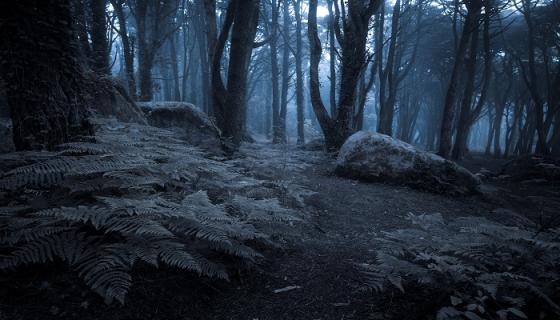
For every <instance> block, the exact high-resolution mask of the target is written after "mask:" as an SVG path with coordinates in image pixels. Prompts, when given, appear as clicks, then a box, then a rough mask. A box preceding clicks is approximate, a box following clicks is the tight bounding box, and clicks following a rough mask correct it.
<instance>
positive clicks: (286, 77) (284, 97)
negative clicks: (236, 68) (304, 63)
mask: <svg viewBox="0 0 560 320" xmlns="http://www.w3.org/2000/svg"><path fill="white" fill-rule="evenodd" d="M289 8H290V7H289V3H288V0H284V1H283V4H282V18H283V22H282V35H283V37H282V39H283V48H282V92H281V96H280V119H279V120H280V123H279V130H278V131H279V132H278V139H279V142H281V143H286V116H287V113H288V90H289V89H290V78H291V76H290V46H291V44H290V40H291V39H290V24H291V21H290V9H289Z"/></svg>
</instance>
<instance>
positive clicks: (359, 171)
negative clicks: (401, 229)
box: [336, 131, 480, 195]
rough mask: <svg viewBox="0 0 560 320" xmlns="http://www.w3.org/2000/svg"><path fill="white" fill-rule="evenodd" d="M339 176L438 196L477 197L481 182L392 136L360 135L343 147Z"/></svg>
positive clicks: (363, 132) (337, 166)
mask: <svg viewBox="0 0 560 320" xmlns="http://www.w3.org/2000/svg"><path fill="white" fill-rule="evenodd" d="M336 172H337V173H338V174H339V175H341V176H345V177H350V178H356V179H363V180H368V181H380V182H391V183H397V184H404V185H407V186H411V187H413V188H417V189H422V190H426V191H430V192H436V193H446V194H454V195H464V194H470V193H477V192H478V186H479V185H480V180H479V179H478V178H477V177H476V176H475V175H473V174H472V173H470V172H469V171H468V170H467V169H465V168H463V167H461V166H459V165H457V164H455V163H454V162H451V161H448V160H445V159H443V158H441V157H439V156H437V155H435V154H433V153H429V152H425V151H421V150H418V149H416V148H414V147H413V146H411V145H409V144H407V143H405V142H402V141H400V140H397V139H393V138H391V137H389V136H386V135H383V134H378V133H373V132H365V131H360V132H358V133H356V134H354V135H352V136H351V137H350V138H349V139H348V140H347V141H346V142H345V143H344V145H343V146H342V148H341V149H340V152H339V154H338V158H337V161H336Z"/></svg>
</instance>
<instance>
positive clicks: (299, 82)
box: [294, 0, 305, 144]
mask: <svg viewBox="0 0 560 320" xmlns="http://www.w3.org/2000/svg"><path fill="white" fill-rule="evenodd" d="M301 1H302V0H294V11H295V18H296V105H297V133H298V138H297V143H298V144H304V143H305V132H304V121H305V119H304V115H303V111H304V109H305V100H304V96H303V89H304V88H303V78H304V75H303V61H302V60H303V58H302V57H303V39H302V35H301V29H302V27H301V11H300V10H301Z"/></svg>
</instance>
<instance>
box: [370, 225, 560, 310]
mask: <svg viewBox="0 0 560 320" xmlns="http://www.w3.org/2000/svg"><path fill="white" fill-rule="evenodd" d="M408 218H409V219H410V221H411V222H412V223H413V224H414V225H415V226H416V227H415V228H409V229H399V230H395V231H391V232H384V233H383V237H381V238H380V241H381V243H382V246H381V248H380V249H379V250H378V251H377V254H376V260H375V262H374V263H372V264H364V265H362V267H363V269H364V274H365V285H366V286H367V287H369V288H370V289H373V290H374V291H376V292H378V293H387V292H389V291H393V292H394V291H395V290H396V291H397V292H399V291H400V292H401V294H402V295H404V296H405V297H409V298H410V299H409V300H410V301H421V303H423V304H425V305H433V310H434V313H435V315H436V317H437V319H441V320H443V319H470V320H476V319H558V318H559V317H560V306H559V305H558V299H560V268H559V266H560V229H559V228H556V229H554V228H551V229H543V228H533V227H523V228H522V227H512V226H505V225H502V224H499V223H496V222H491V221H489V220H487V219H484V218H478V217H464V218H458V219H455V220H452V221H447V222H446V221H444V219H443V218H442V216H441V215H440V214H424V215H413V214H410V215H409V217H408ZM422 294H426V295H427V296H428V297H424V298H420V299H418V297H415V295H422ZM424 307H425V306H424Z"/></svg>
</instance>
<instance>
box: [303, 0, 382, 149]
mask: <svg viewBox="0 0 560 320" xmlns="http://www.w3.org/2000/svg"><path fill="white" fill-rule="evenodd" d="M380 3H381V1H377V0H371V1H361V0H350V1H348V3H347V4H346V5H347V6H348V10H347V12H348V14H347V15H346V14H345V13H343V14H342V16H343V29H344V34H343V35H342V32H338V31H337V34H339V36H338V37H339V43H341V47H342V58H341V60H342V63H341V78H340V91H339V92H340V94H339V102H338V108H337V112H336V117H332V118H331V117H330V116H329V114H328V113H327V111H326V109H325V106H324V104H323V101H322V99H321V92H320V88H319V62H320V60H321V51H322V49H321V41H320V40H319V36H318V32H317V0H310V1H309V17H308V36H309V46H310V67H309V69H310V82H309V88H310V92H311V103H312V106H313V110H314V111H315V114H316V116H317V120H318V121H319V124H320V126H321V129H322V131H323V134H324V136H325V143H326V145H327V149H329V150H333V151H336V150H338V149H339V148H340V147H341V146H342V144H343V143H344V141H346V139H347V138H348V137H349V136H350V135H351V134H352V133H353V132H354V130H355V126H354V123H353V121H354V119H355V118H354V115H353V111H354V106H355V104H356V98H357V95H356V91H357V90H356V89H357V85H358V81H359V78H360V74H361V72H362V70H363V68H364V66H365V59H366V40H367V35H368V30H369V22H370V19H371V17H372V16H373V14H374V13H375V12H376V11H377V10H378V8H379V5H380ZM341 8H342V10H344V11H345V12H346V9H345V5H344V4H343V5H342V6H341ZM335 9H336V7H335ZM342 10H341V11H342ZM335 23H336V22H335ZM335 31H336V30H335Z"/></svg>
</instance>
